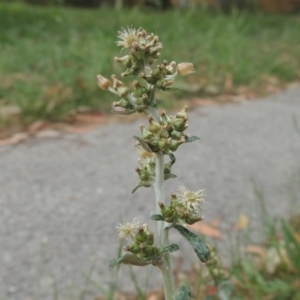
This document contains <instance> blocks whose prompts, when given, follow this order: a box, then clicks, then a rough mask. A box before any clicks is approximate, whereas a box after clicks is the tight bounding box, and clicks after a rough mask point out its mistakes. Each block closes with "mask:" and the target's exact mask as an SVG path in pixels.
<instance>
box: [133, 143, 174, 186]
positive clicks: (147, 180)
mask: <svg viewBox="0 0 300 300" xmlns="http://www.w3.org/2000/svg"><path fill="white" fill-rule="evenodd" d="M136 146H137V148H138V149H139V151H140V158H139V159H138V162H139V164H140V168H136V169H135V170H136V172H137V173H138V175H139V178H140V182H139V183H138V187H141V186H143V187H150V186H152V185H153V182H154V180H155V156H154V154H153V153H152V152H148V151H146V150H144V149H143V148H142V147H141V144H140V142H137V144H136ZM170 158H171V160H170V161H169V162H167V163H165V164H164V180H168V179H170V178H175V177H176V175H174V174H172V173H171V171H172V166H173V164H174V163H175V157H174V155H170Z"/></svg>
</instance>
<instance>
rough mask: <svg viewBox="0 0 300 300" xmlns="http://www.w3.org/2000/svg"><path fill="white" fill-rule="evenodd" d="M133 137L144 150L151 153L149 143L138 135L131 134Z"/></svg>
mask: <svg viewBox="0 0 300 300" xmlns="http://www.w3.org/2000/svg"><path fill="white" fill-rule="evenodd" d="M133 138H134V139H136V140H137V141H138V142H139V143H140V144H141V146H142V147H143V149H144V150H146V151H147V152H150V153H152V152H153V151H152V149H151V148H150V146H149V144H148V143H147V142H146V141H145V140H144V139H142V138H140V137H138V136H135V135H134V136H133Z"/></svg>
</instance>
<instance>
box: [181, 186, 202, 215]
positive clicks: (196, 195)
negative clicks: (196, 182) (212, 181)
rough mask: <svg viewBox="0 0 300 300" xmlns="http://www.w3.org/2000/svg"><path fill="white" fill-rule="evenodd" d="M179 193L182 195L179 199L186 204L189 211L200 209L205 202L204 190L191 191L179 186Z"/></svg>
mask: <svg viewBox="0 0 300 300" xmlns="http://www.w3.org/2000/svg"><path fill="white" fill-rule="evenodd" d="M178 189H179V191H180V192H181V195H178V199H179V201H180V202H181V203H183V204H185V205H186V207H187V209H188V210H196V209H201V208H200V202H205V200H204V198H203V196H204V190H203V189H200V190H198V191H190V190H188V189H186V188H185V187H184V186H182V185H181V186H179V188H178Z"/></svg>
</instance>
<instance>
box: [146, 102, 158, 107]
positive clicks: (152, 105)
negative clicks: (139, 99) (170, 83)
mask: <svg viewBox="0 0 300 300" xmlns="http://www.w3.org/2000/svg"><path fill="white" fill-rule="evenodd" d="M148 106H150V107H153V108H158V105H157V103H153V102H151V103H150V104H148Z"/></svg>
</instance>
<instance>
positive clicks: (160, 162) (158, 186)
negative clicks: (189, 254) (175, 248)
mask: <svg viewBox="0 0 300 300" xmlns="http://www.w3.org/2000/svg"><path fill="white" fill-rule="evenodd" d="M155 155H156V160H155V161H156V163H155V182H154V191H155V196H156V213H157V214H160V213H161V211H160V207H159V206H158V202H162V203H165V196H164V155H163V154H162V153H156V154H155ZM157 224H158V237H159V245H160V247H161V248H163V247H165V246H167V245H168V243H169V236H168V230H164V229H165V222H157ZM159 268H160V270H161V272H162V276H163V281H164V289H165V299H166V300H172V299H173V297H174V294H175V283H174V277H173V272H172V268H171V261H170V254H169V253H165V254H164V256H163V262H162V263H161V264H160V265H159Z"/></svg>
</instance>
